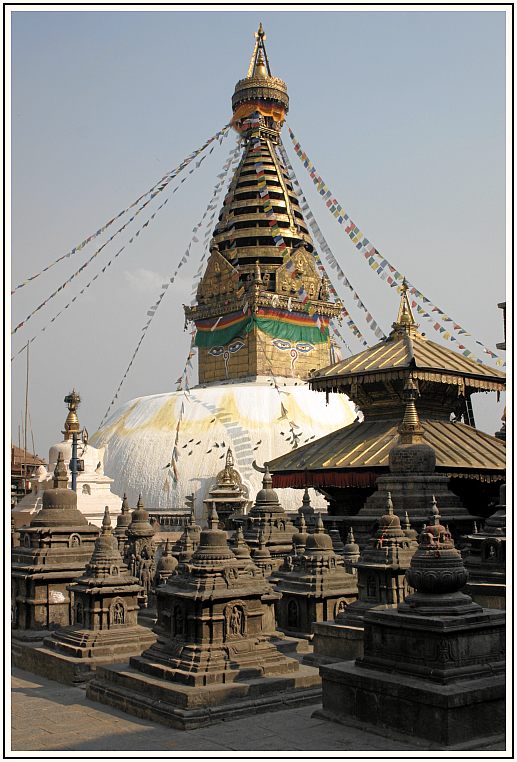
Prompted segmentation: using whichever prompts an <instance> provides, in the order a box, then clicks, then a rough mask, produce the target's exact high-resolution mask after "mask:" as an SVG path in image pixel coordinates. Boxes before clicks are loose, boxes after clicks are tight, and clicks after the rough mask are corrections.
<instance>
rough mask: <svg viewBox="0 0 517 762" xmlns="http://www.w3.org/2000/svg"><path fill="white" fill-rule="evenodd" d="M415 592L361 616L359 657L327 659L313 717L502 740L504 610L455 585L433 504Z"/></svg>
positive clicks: (455, 739)
mask: <svg viewBox="0 0 517 762" xmlns="http://www.w3.org/2000/svg"><path fill="white" fill-rule="evenodd" d="M407 578H408V583H409V585H410V586H411V587H412V588H414V590H415V592H414V593H413V594H412V595H410V596H408V597H407V598H406V600H405V601H404V602H403V603H401V604H399V606H398V607H397V608H396V609H385V610H379V609H375V608H374V609H371V610H370V611H368V612H366V613H365V615H364V655H363V656H362V657H361V658H358V659H356V661H355V662H353V661H346V662H339V663H337V664H328V665H323V666H322V667H321V668H320V674H321V676H322V683H323V694H322V701H323V706H322V710H321V712H318V715H321V716H323V717H326V718H327V719H332V720H336V721H342V722H345V723H350V722H352V723H354V722H359V723H369V724H371V725H373V726H375V727H376V728H377V732H379V731H381V732H383V733H385V734H388V735H389V734H390V733H392V732H393V731H398V732H402V733H406V734H410V735H411V736H413V737H415V736H416V737H417V738H422V739H425V740H426V741H427V742H431V743H433V744H434V745H435V748H450V747H454V748H458V749H460V748H464V749H467V748H476V745H479V744H480V743H481V744H485V743H490V742H495V741H496V740H497V741H498V740H500V739H501V737H502V734H503V733H504V728H505V721H506V712H505V679H504V678H505V674H504V673H505V615H504V612H502V611H497V610H495V609H483V608H481V606H479V605H478V604H476V603H474V602H473V601H472V599H471V598H470V597H469V596H468V595H465V594H464V593H462V592H460V590H461V588H462V587H463V586H464V584H465V582H466V579H467V572H466V570H465V567H464V565H463V561H462V558H461V554H460V553H459V551H458V550H456V548H455V547H454V543H453V541H452V538H451V534H450V532H449V531H448V530H447V528H446V527H444V526H443V525H442V524H441V523H440V516H439V514H438V510H437V508H436V506H434V507H433V515H432V516H431V518H430V519H429V521H428V523H427V526H426V527H425V529H424V530H423V531H422V533H421V534H420V537H419V548H418V550H417V551H416V553H415V555H414V556H413V559H412V561H411V566H410V569H409V570H408V572H407Z"/></svg>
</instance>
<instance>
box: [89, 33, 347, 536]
mask: <svg viewBox="0 0 517 762" xmlns="http://www.w3.org/2000/svg"><path fill="white" fill-rule="evenodd" d="M264 41H265V34H264V32H263V30H262V28H261V29H260V31H259V32H258V33H257V37H256V45H255V49H254V51H253V55H252V59H251V63H250V67H249V70H248V74H247V76H246V77H244V79H241V80H240V81H239V82H238V83H237V85H236V87H235V92H234V95H233V98H232V109H233V121H232V123H233V126H234V127H235V129H236V131H237V132H238V133H239V136H240V139H241V140H242V142H243V146H244V147H243V155H242V160H241V162H240V164H239V166H238V167H237V169H236V171H235V175H234V177H233V179H232V180H231V184H230V187H229V192H228V194H227V196H226V199H225V202H224V205H223V208H222V209H221V212H220V214H219V220H218V223H217V225H216V228H215V230H214V234H213V238H212V241H211V244H210V252H211V253H210V257H209V260H208V263H207V266H206V270H205V273H204V275H203V277H202V279H201V281H200V284H199V288H198V290H197V295H196V299H195V302H194V304H192V305H191V306H187V307H185V315H186V319H187V322H190V323H191V324H194V325H195V326H196V329H197V335H196V345H197V351H198V368H199V384H198V385H197V386H195V387H193V388H191V389H190V392H189V403H188V404H186V405H185V412H184V415H183V417H182V418H181V430H180V437H179V441H178V442H177V443H175V432H176V427H177V422H178V420H179V417H180V411H181V406H182V403H183V402H184V400H185V397H184V393H183V392H182V391H178V392H166V393H163V394H155V395H151V396H145V397H139V398H137V399H133V400H130V401H128V402H126V403H124V404H123V405H122V406H121V407H119V408H118V409H117V410H115V411H114V412H113V413H112V414H111V415H110V417H109V418H108V419H107V421H106V422H105V424H104V425H103V426H102V428H101V429H100V430H99V431H98V432H97V433H96V435H95V436H94V437H93V438H92V441H93V442H94V443H95V444H97V446H101V445H102V446H105V447H106V448H107V449H106V457H105V464H106V469H107V471H108V472H109V473H110V474H111V475H112V476H113V478H114V480H115V481H114V487H115V489H116V490H117V491H118V492H120V493H122V492H123V491H126V492H127V495H128V497H129V500H130V502H131V503H134V501H135V500H136V497H137V496H138V494H139V493H140V492H141V493H142V497H143V499H144V501H145V502H146V504H147V505H152V506H153V510H154V511H156V510H157V509H160V508H161V509H163V510H165V509H171V508H177V507H178V506H183V504H184V502H185V498H186V497H187V495H189V494H190V493H191V492H192V491H195V492H196V494H197V496H198V500H197V504H196V510H197V515H196V519H197V521H198V522H201V521H203V516H202V510H203V509H202V506H203V500H204V499H205V498H206V497H207V493H208V490H209V485H210V483H211V482H212V479H213V474H214V473H217V472H218V471H219V470H220V468H221V460H222V457H224V452H225V451H226V448H227V447H231V449H232V452H233V455H234V460H235V468H236V469H237V470H238V471H239V473H240V474H241V476H242V482H243V485H244V486H245V487H246V488H247V489H248V491H249V494H250V495H254V494H256V492H257V491H258V490H259V489H260V475H259V474H258V473H257V472H256V471H255V470H254V468H253V465H252V464H253V461H254V460H256V461H257V462H258V463H263V462H265V461H268V460H271V459H273V458H275V457H276V456H278V455H280V454H281V453H284V452H285V451H286V450H287V449H289V448H290V447H292V446H295V445H296V444H298V445H301V444H303V442H307V441H309V440H311V439H314V438H319V437H321V436H324V435H325V434H328V433H330V432H332V431H336V430H337V429H338V428H341V427H343V426H346V425H348V424H349V423H351V422H352V421H354V420H355V418H356V412H355V406H354V405H353V404H352V403H350V401H349V400H348V398H347V397H346V396H344V395H334V396H333V398H332V399H331V400H330V401H329V402H328V404H327V403H326V402H325V400H324V399H323V398H322V397H321V395H318V394H315V393H313V392H312V391H311V390H310V389H309V388H308V386H307V384H306V379H307V378H308V375H309V372H310V371H311V370H312V369H313V368H319V367H322V366H324V365H328V364H329V362H331V341H330V334H329V320H330V319H332V318H334V317H336V316H338V315H339V314H340V312H341V305H340V304H338V303H334V302H331V301H330V300H329V296H328V288H327V284H326V283H325V281H324V280H322V278H321V277H320V275H319V271H318V269H317V265H316V261H315V258H314V256H313V251H314V245H313V242H312V239H311V236H310V234H309V231H308V229H307V226H306V223H305V221H304V218H303V214H302V211H301V209H300V206H299V202H298V199H297V197H296V195H295V193H294V191H293V186H292V183H291V181H290V180H289V176H288V171H287V169H286V167H285V166H284V164H283V161H282V159H281V157H280V155H279V152H278V150H277V148H278V145H279V141H280V130H281V127H282V124H283V122H284V119H285V115H286V112H287V110H288V107H289V98H288V94H287V87H286V84H285V82H283V81H282V80H280V79H279V78H278V77H275V76H273V75H272V74H271V70H270V66H269V60H268V57H267V54H266V50H265V43H264ZM175 445H176V447H177V452H178V453H179V459H178V461H177V463H176V464H175V465H176V470H177V481H176V482H174V483H173V477H170V479H169V481H168V482H167V481H166V474H167V472H166V471H164V467H165V466H166V464H167V463H168V461H169V460H170V454H171V453H172V452H173V448H174V447H175ZM165 483H166V484H167V485H168V486H169V487H170V491H167V490H166V489H165V490H164V484H165ZM311 496H312V500H313V504H314V506H315V507H316V508H317V509H318V510H326V501H325V499H324V498H323V497H322V496H321V495H317V494H316V493H315V492H313V491H311ZM280 497H281V500H282V504H283V505H284V507H285V509H286V510H288V511H294V510H296V509H297V508H298V505H299V496H298V493H297V492H296V491H292V490H282V491H281V494H280Z"/></svg>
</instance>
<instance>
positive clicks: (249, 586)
mask: <svg viewBox="0 0 517 762" xmlns="http://www.w3.org/2000/svg"><path fill="white" fill-rule="evenodd" d="M218 523H219V521H218V517H217V513H216V512H215V511H214V510H213V511H212V512H211V516H210V518H209V528H208V529H204V530H203V531H202V533H201V540H200V544H199V547H198V548H197V550H196V552H195V553H194V555H193V556H192V558H191V560H190V562H188V563H185V564H184V565H183V566H180V567H179V568H178V573H177V574H176V575H174V576H172V577H169V580H168V581H167V583H166V584H165V585H162V586H160V587H159V588H157V590H156V595H157V608H158V620H157V623H156V626H155V632H156V634H157V636H158V639H157V642H156V644H155V645H153V646H152V647H151V648H150V649H148V650H147V651H146V652H145V653H143V654H142V655H141V656H139V657H135V658H132V659H131V660H130V669H129V670H126V669H122V668H119V667H118V666H114V667H103V668H101V669H99V670H98V672H97V675H96V677H95V678H94V679H93V681H92V682H91V683H90V685H89V688H88V696H89V697H90V698H92V699H96V700H99V701H102V702H103V703H106V704H109V705H111V706H116V707H119V708H122V709H124V711H128V712H131V713H133V714H136V715H138V716H140V717H148V718H153V720H155V721H159V722H163V723H165V724H168V725H173V726H175V727H180V728H182V729H189V728H193V727H197V726H200V725H206V724H210V723H213V722H217V721H220V720H222V719H225V718H229V717H232V716H234V712H235V711H236V710H237V708H238V711H239V712H243V711H246V709H247V708H249V711H252V712H256V711H265V710H267V708H269V707H271V706H272V705H273V704H274V705H275V706H278V703H279V702H280V703H282V701H283V700H284V698H287V696H289V700H290V701H293V702H294V704H296V702H297V700H300V701H301V700H302V699H303V700H305V701H306V700H307V699H308V698H309V697H311V696H312V697H315V696H316V695H317V685H318V683H319V676H318V674H317V671H316V670H315V669H311V668H309V667H301V666H300V665H299V663H298V661H296V660H294V659H290V658H287V657H285V656H284V655H283V654H281V653H280V652H279V651H278V650H277V648H276V647H275V646H274V645H273V643H272V637H273V636H274V633H275V617H274V604H275V603H276V601H277V600H278V599H279V597H280V596H279V594H278V593H276V592H275V591H274V590H273V589H272V587H271V586H270V585H269V583H268V582H267V581H266V580H265V579H264V578H263V577H262V575H261V574H260V572H259V571H258V569H256V567H254V566H253V565H248V567H247V568H246V569H243V568H242V566H241V564H240V563H239V561H238V559H237V558H236V557H235V555H234V554H233V553H232V551H231V550H230V548H229V547H228V542H227V539H226V533H225V532H223V531H222V530H220V529H218Z"/></svg>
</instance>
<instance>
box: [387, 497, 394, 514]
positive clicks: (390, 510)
mask: <svg viewBox="0 0 517 762" xmlns="http://www.w3.org/2000/svg"><path fill="white" fill-rule="evenodd" d="M386 508H387V509H388V510H387V511H386V514H387V515H388V516H393V500H392V499H391V492H388V494H387V497H386Z"/></svg>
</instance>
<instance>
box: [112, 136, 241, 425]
mask: <svg viewBox="0 0 517 762" xmlns="http://www.w3.org/2000/svg"><path fill="white" fill-rule="evenodd" d="M238 151H239V146H237V148H235V149H232V151H230V155H229V157H228V159H227V160H226V161H225V163H224V165H223V168H224V170H225V172H226V174H227V173H228V171H229V170H230V167H231V165H232V161H233V160H234V158H235V156H236V155H237V153H238ZM224 186H225V179H224V177H223V179H221V180H219V181H218V182H217V183H216V185H215V187H214V189H213V191H212V196H211V198H210V201H209V203H208V206H207V208H206V209H205V212H204V213H203V216H202V217H201V219H200V221H199V222H198V223H197V224H196V225H195V226H194V228H193V236H192V239H191V241H190V242H189V245H188V247H187V249H186V251H185V253H184V255H183V257H182V258H181V259H180V261H179V263H178V266H177V267H176V270H175V271H174V273H173V274H172V275H171V276H170V278H169V280H168V282H167V283H164V284H163V285H162V288H163V291H162V292H161V293H160V295H159V297H158V299H157V300H156V302H155V303H154V304H153V305H152V306H151V307H150V308H149V309H148V311H147V317H148V318H149V320H148V321H147V323H146V324H145V325H144V326H143V328H142V331H141V334H142V335H141V336H140V339H139V341H138V344H137V347H136V349H135V351H134V352H133V355H132V357H131V360H130V363H129V365H128V367H127V368H126V371H125V373H124V375H123V376H122V379H121V380H120V383H119V385H118V387H117V391H116V393H115V396H114V397H113V399H112V400H111V402H110V404H109V406H108V409H107V410H106V412H105V413H104V417H103V419H102V421H101V423H100V424H99V428H101V427H102V425H103V424H104V421H105V420H106V418H107V417H108V415H109V412H110V410H111V408H112V406H113V404H114V403H115V400H116V399H117V397H118V394H119V392H120V390H121V388H122V385H123V384H124V381H125V380H126V377H127V375H128V373H129V371H130V369H131V366H132V365H133V362H134V360H135V357H136V355H137V353H138V350H139V349H140V346H141V344H142V341H143V339H144V336H145V335H146V333H147V330H148V328H149V326H150V324H151V322H152V319H153V317H154V316H155V314H156V312H157V310H158V308H159V306H160V304H161V303H162V301H163V298H164V296H165V294H166V292H167V290H168V288H169V287H170V286H171V285H172V283H174V281H175V280H176V277H177V275H178V272H179V270H180V268H181V267H182V265H183V264H184V261H185V262H186V261H187V260H188V257H189V256H190V250H191V246H192V243H193V239H194V238H195V237H196V233H197V231H198V230H199V228H200V227H201V226H202V225H203V221H204V220H205V218H206V217H207V215H208V212H209V211H210V210H211V209H212V208H213V206H212V205H213V203H214V201H215V200H216V199H217V197H218V196H219V194H220V193H221V191H222V189H223V188H224ZM164 203H165V202H164ZM188 359H189V360H190V357H189V358H188Z"/></svg>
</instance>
